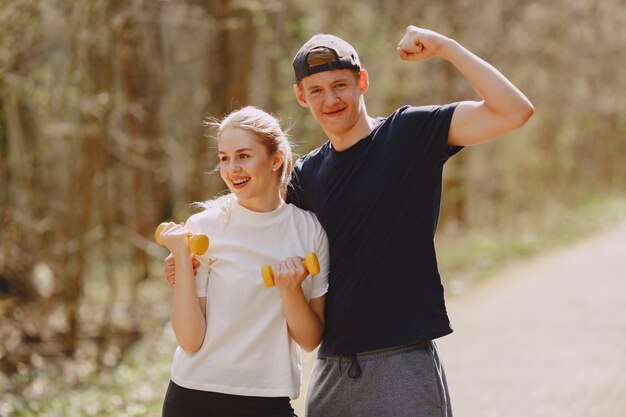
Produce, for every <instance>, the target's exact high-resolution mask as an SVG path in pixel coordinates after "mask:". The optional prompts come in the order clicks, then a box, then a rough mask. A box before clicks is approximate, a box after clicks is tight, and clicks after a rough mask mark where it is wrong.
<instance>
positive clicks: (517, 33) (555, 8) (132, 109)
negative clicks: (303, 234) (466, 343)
mask: <svg viewBox="0 0 626 417" xmlns="http://www.w3.org/2000/svg"><path fill="white" fill-rule="evenodd" d="M409 24H414V25H417V26H421V27H425V28H429V29H432V30H435V31H437V32H440V33H442V34H444V35H447V36H450V37H452V38H454V39H456V40H458V41H459V42H460V43H461V44H462V45H464V46H466V47H467V48H468V49H470V50H471V51H473V52H475V53H476V54H477V55H479V56H481V57H482V58H484V59H485V60H487V61H488V62H490V63H492V64H493V65H494V66H496V67H497V68H498V69H500V70H501V71H502V72H503V73H504V74H505V75H506V76H507V77H508V78H509V79H510V80H511V81H512V82H513V83H514V84H515V85H517V86H518V87H519V88H520V89H521V90H522V91H523V92H524V93H525V94H526V95H527V96H528V97H529V98H530V100H531V101H532V102H533V104H534V105H535V109H536V113H535V115H534V117H533V118H532V119H531V120H530V122H529V123H528V124H527V125H526V126H524V127H523V128H522V129H521V130H519V131H517V132H515V133H512V134H509V135H507V137H506V138H505V139H502V140H499V141H496V142H492V143H490V144H486V145H483V146H480V147H477V148H474V149H466V150H464V151H463V152H461V153H460V154H459V155H458V156H455V157H454V158H453V159H452V160H451V161H450V162H449V163H448V164H447V168H446V172H445V175H444V177H445V178H444V180H445V184H444V186H445V190H444V201H443V205H442V211H441V220H440V225H439V232H438V237H437V245H438V249H439V254H440V255H439V257H440V266H441V270H442V276H443V279H444V283H445V285H446V289H447V291H448V293H449V295H450V296H451V297H452V296H455V295H456V294H459V293H462V292H463V291H464V289H466V288H469V287H470V286H471V285H472V284H474V283H476V282H478V281H480V280H483V279H486V278H488V277H489V276H491V275H492V274H493V273H494V271H497V270H498V268H501V267H502V266H503V265H505V264H507V263H508V262H510V261H511V260H513V259H519V258H520V257H527V256H532V255H535V254H538V253H541V252H544V251H546V250H549V249H551V248H554V247H558V246H561V245H564V244H566V243H568V242H570V241H573V240H574V239H577V238H579V237H581V236H584V235H586V234H589V233H592V232H595V231H597V230H600V229H602V228H606V227H609V226H610V225H611V224H614V223H615V222H617V221H618V220H619V219H623V218H625V217H626V163H624V161H623V157H624V155H626V152H625V151H626V142H625V141H624V138H625V136H626V118H625V117H624V110H625V109H626V97H625V94H624V93H625V92H626V77H625V76H624V70H623V69H624V68H625V67H626V54H624V50H626V8H625V7H624V4H623V2H622V0H603V1H599V0H598V1H596V0H576V1H572V0H552V1H549V2H543V1H532V0H481V1H476V0H449V1H446V2H436V1H422V0H387V1H385V2H381V1H379V0H360V1H358V2H356V1H337V0H317V1H315V2H311V1H305V0H264V1H262V0H258V1H254V0H250V1H245V0H239V1H237V0H186V1H185V0H171V1H157V0H109V1H104V0H72V1H69V0H65V1H64V0H0V219H1V224H0V416H7V415H15V416H34V415H40V416H82V415H93V416H152V415H160V409H161V401H162V398H163V395H164V392H165V388H166V385H167V381H168V377H169V366H170V363H171V357H172V353H173V351H174V348H175V346H176V343H175V340H174V337H173V335H172V333H171V330H170V326H169V322H168V319H169V312H170V289H169V287H167V285H166V283H165V280H164V278H163V273H162V267H163V264H162V260H163V258H164V257H165V256H166V255H167V253H166V251H165V250H164V249H163V248H161V247H160V246H158V245H156V244H155V243H154V242H153V233H154V229H155V226H156V225H158V224H159V223H160V222H161V221H163V220H168V219H172V220H176V221H183V220H185V219H186V218H187V217H188V216H189V215H190V214H191V213H192V210H191V209H190V206H189V204H190V203H192V202H194V201H200V200H205V199H208V198H210V197H211V196H213V195H214V194H215V193H217V192H219V191H221V190H222V189H224V186H223V184H222V183H221V180H220V178H219V176H218V175H216V174H211V171H212V170H213V168H214V166H215V165H216V163H217V157H216V155H215V149H214V143H213V142H212V139H211V138H210V137H207V136H205V135H204V128H203V126H202V120H203V119H204V118H205V117H206V116H209V115H210V116H214V117H221V116H223V115H224V114H226V113H228V112H229V111H231V110H234V109H236V108H239V107H241V106H244V105H247V104H252V105H256V106H259V107H262V108H263V109H266V110H269V111H271V112H273V113H274V114H275V115H277V116H278V117H279V118H280V119H281V120H283V122H284V125H285V126H286V127H289V128H290V134H291V137H292V139H293V140H294V142H295V144H296V145H297V146H296V151H297V153H299V154H305V153H307V152H308V151H309V150H311V149H313V148H314V147H316V146H319V145H320V144H322V143H323V142H324V141H325V138H324V135H323V132H322V131H321V130H320V129H319V128H318V127H317V125H316V123H315V121H314V119H313V118H312V117H311V116H309V114H308V111H307V110H306V109H303V108H301V107H300V106H299V105H298V104H297V103H296V100H295V98H294V96H293V92H292V85H293V82H294V79H293V72H292V68H291V59H292V58H293V56H294V54H295V53H296V51H297V50H298V49H299V47H300V45H301V44H302V43H303V42H304V41H306V40H307V39H308V38H309V37H310V36H312V35H313V34H315V33H318V32H329V33H333V34H336V35H338V36H340V37H342V38H344V39H346V40H347V41H348V42H350V43H352V44H353V45H354V46H355V48H356V49H357V51H358V52H359V55H360V58H361V62H362V64H363V66H364V67H365V68H367V70H368V71H369V73H370V90H369V92H368V93H367V96H366V103H367V107H368V111H369V114H370V115H371V116H385V115H388V114H389V113H390V112H391V111H393V110H394V109H395V108H397V107H399V106H400V105H403V104H414V105H426V104H443V103H448V102H452V101H459V100H465V99H476V98H477V97H476V95H475V93H474V92H473V90H472V89H471V87H470V86H469V84H468V83H467V82H466V81H465V80H464V79H463V77H462V76H460V74H459V73H458V72H457V71H456V70H455V69H454V68H453V67H452V66H450V65H449V64H447V63H446V62H444V61H443V60H440V59H434V60H431V61H427V62H421V63H407V62H402V61H400V60H399V58H398V57H397V52H396V49H395V48H396V44H397V43H398V41H399V40H400V38H401V37H402V36H403V34H404V31H405V28H406V26H407V25H409ZM61 393H62V395H61Z"/></svg>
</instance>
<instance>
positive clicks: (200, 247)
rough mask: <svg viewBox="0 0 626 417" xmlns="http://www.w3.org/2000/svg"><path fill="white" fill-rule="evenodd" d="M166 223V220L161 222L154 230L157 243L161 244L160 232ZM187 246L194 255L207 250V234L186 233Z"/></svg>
mask: <svg viewBox="0 0 626 417" xmlns="http://www.w3.org/2000/svg"><path fill="white" fill-rule="evenodd" d="M168 224H169V223H167V222H164V223H161V224H160V225H158V226H157V228H156V230H155V231H154V239H155V240H156V241H157V243H158V244H159V245H162V244H163V241H162V240H161V232H163V229H165V226H167V225H168ZM187 246H188V247H189V252H191V253H193V254H194V255H202V254H203V253H205V252H206V251H207V249H209V238H208V236H207V235H202V234H197V235H194V234H193V233H191V232H189V233H188V234H187Z"/></svg>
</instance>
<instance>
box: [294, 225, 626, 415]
mask: <svg viewBox="0 0 626 417" xmlns="http://www.w3.org/2000/svg"><path fill="white" fill-rule="evenodd" d="M447 304H448V310H449V314H450V317H451V320H452V323H453V327H454V329H455V332H454V333H453V334H452V335H450V336H447V337H445V338H443V339H441V340H439V341H438V344H439V348H440V350H441V353H442V357H443V360H444V364H445V367H446V370H447V373H448V383H449V385H450V390H451V393H452V406H453V410H454V415H455V417H540V416H541V417H596V416H597V417H600V416H601V417H624V416H626V223H623V224H621V225H619V226H617V227H615V228H613V229H612V230H611V231H609V232H606V233H603V234H601V235H598V236H595V237H592V238H590V239H588V240H585V241H583V242H580V243H579V244H576V245H574V246H571V247H569V248H566V249H563V250H560V251H557V252H554V253H550V254H547V255H545V256H542V257H538V258H536V259H533V260H530V261H526V262H524V263H523V264H521V265H515V266H513V267H511V268H510V269H508V270H505V271H503V272H502V273H501V274H499V276H498V277H496V278H494V279H492V280H490V281H489V282H488V283H485V284H483V285H482V286H480V287H478V288H475V289H474V290H472V291H470V292H468V293H466V294H463V295H460V296H457V297H454V298H451V299H449V300H448V302H447ZM312 362H313V356H312V355H310V354H307V355H305V357H304V365H305V366H304V377H305V379H304V380H305V381H307V380H308V375H309V370H310V366H311V364H312ZM304 389H306V384H305V387H304ZM304 392H306V391H304ZM303 404H304V395H303V396H301V398H300V399H299V400H297V401H296V402H295V403H294V407H295V409H296V412H297V413H298V415H299V416H301V417H303V416H304V410H303ZM381 417H387V416H381Z"/></svg>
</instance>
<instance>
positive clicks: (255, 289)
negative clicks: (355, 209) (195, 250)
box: [171, 199, 329, 398]
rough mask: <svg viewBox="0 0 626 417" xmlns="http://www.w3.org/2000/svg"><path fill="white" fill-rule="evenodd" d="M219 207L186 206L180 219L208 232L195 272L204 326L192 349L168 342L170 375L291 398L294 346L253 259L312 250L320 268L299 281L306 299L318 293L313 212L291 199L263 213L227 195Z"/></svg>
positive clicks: (204, 386)
mask: <svg viewBox="0 0 626 417" xmlns="http://www.w3.org/2000/svg"><path fill="white" fill-rule="evenodd" d="M227 207H228V210H224V208H220V207H213V208H210V209H208V210H205V211H202V212H200V213H197V214H194V215H193V216H191V217H190V218H189V220H188V221H187V223H186V226H187V227H188V228H189V229H190V230H191V231H192V232H194V233H204V234H206V235H207V236H208V237H209V249H208V251H207V252H206V253H205V254H204V255H202V256H199V257H197V258H198V260H199V261H200V268H198V272H197V275H196V287H197V292H198V297H206V323H207V328H206V335H205V338H204V342H203V344H202V347H201V348H200V350H199V351H197V352H195V353H193V354H188V353H185V351H183V350H182V349H181V348H180V346H179V347H178V348H177V349H176V353H175V354H174V362H173V365H172V374H171V378H172V381H174V382H175V383H176V384H178V385H180V386H182V387H186V388H190V389H196V390H202V391H212V392H220V393H226V394H235V395H250V396H265V397H282V396H288V397H291V398H297V397H298V395H299V393H300V383H301V368H302V361H301V356H300V347H299V346H298V345H297V344H296V343H295V342H294V341H293V340H292V339H291V337H290V336H289V332H288V330H287V322H286V319H285V315H284V313H283V310H282V302H281V299H280V295H279V290H278V288H277V287H272V288H267V287H265V285H264V284H263V279H262V277H261V266H262V265H263V264H270V265H272V264H274V263H277V262H279V261H282V260H284V259H285V258H287V257H290V256H299V257H304V255H305V254H306V253H308V252H315V253H316V255H317V257H318V259H319V262H320V273H319V274H317V275H315V276H308V277H307V278H306V279H305V281H304V282H303V283H302V289H303V291H304V295H305V297H306V299H307V301H308V300H310V299H312V298H318V297H321V296H322V295H324V294H325V293H326V291H327V290H328V261H329V259H328V258H329V256H328V238H327V237H326V233H325V232H324V230H323V229H322V226H321V225H320V223H319V221H318V220H317V218H316V217H315V215H314V214H313V213H311V212H308V211H304V210H301V209H299V208H297V207H296V206H294V205H292V204H283V205H282V206H281V207H279V208H278V209H276V210H274V211H271V212H266V213H259V212H254V211H250V210H248V209H246V208H244V207H242V206H240V205H239V204H238V203H237V202H236V200H235V199H232V200H231V201H230V202H228V203H227ZM227 211H229V213H228V214H226V212H227Z"/></svg>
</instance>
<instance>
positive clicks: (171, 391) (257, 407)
mask: <svg viewBox="0 0 626 417" xmlns="http://www.w3.org/2000/svg"><path fill="white" fill-rule="evenodd" d="M163 417H297V416H296V414H295V413H294V412H293V408H291V403H290V402H289V398H288V397H249V396H244V395H231V394H222V393H219V392H209V391H198V390H194V389H189V388H184V387H181V386H179V385H176V384H175V383H173V382H172V381H170V385H169V387H168V388H167V393H166V394H165V401H164V402H163Z"/></svg>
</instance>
